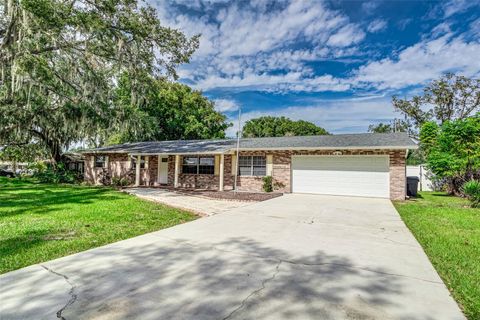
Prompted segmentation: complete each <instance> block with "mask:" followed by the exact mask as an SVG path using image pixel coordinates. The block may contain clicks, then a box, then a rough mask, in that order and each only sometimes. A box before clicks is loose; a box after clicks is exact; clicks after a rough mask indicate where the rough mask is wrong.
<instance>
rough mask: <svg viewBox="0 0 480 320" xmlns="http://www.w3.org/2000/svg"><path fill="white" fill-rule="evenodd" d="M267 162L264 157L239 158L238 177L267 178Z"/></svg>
mask: <svg viewBox="0 0 480 320" xmlns="http://www.w3.org/2000/svg"><path fill="white" fill-rule="evenodd" d="M266 174H267V160H266V158H265V157H264V156H240V157H239V158H238V175H240V176H265V175H266Z"/></svg>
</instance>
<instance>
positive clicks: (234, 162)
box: [232, 154, 237, 176]
mask: <svg viewBox="0 0 480 320" xmlns="http://www.w3.org/2000/svg"><path fill="white" fill-rule="evenodd" d="M236 172H237V156H236V155H234V154H232V176H234V175H235V173H236Z"/></svg>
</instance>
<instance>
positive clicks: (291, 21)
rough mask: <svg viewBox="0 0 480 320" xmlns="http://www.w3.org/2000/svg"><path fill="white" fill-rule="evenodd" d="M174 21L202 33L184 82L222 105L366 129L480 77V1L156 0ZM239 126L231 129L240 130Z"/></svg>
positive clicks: (231, 111) (246, 115)
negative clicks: (432, 85) (399, 106)
mask: <svg viewBox="0 0 480 320" xmlns="http://www.w3.org/2000/svg"><path fill="white" fill-rule="evenodd" d="M151 4H152V5H153V6H155V7H156V8H157V10H158V14H159V17H160V19H161V21H162V23H163V24H164V25H167V26H171V27H174V28H178V29H180V30H182V31H183V32H185V33H186V34H187V35H189V36H191V35H194V34H201V38H200V48H199V49H198V50H197V52H196V53H195V54H194V55H193V57H192V60H191V63H189V64H187V65H182V66H181V67H180V68H179V75H180V81H181V82H183V83H186V84H189V85H191V86H192V87H194V88H196V89H199V90H202V91H203V92H204V94H205V95H206V96H208V97H209V98H211V99H212V100H214V101H215V103H216V108H217V110H219V111H221V112H223V113H225V114H226V115H227V116H228V117H229V119H232V121H233V119H235V118H236V114H237V110H238V108H241V109H242V114H243V117H242V120H244V121H245V120H248V119H251V118H255V117H258V116H263V115H275V116H281V115H282V116H287V117H290V118H292V119H304V120H308V121H312V122H314V123H316V124H317V125H320V126H322V127H324V128H326V129H327V130H328V131H330V132H332V133H353V132H366V130H367V127H368V125H369V124H372V123H378V122H388V121H391V120H392V119H393V118H395V117H400V115H399V114H397V113H395V112H394V110H393V107H392V104H391V97H392V95H398V96H400V97H411V96H412V95H414V94H416V93H419V92H420V91H421V88H422V86H423V85H425V84H426V83H428V82H429V81H430V80H432V79H436V78H438V77H440V76H441V75H442V74H444V73H446V72H456V73H458V74H463V75H466V76H469V77H480V0H445V1H340V0H332V1H308V0H303V1H275V2H271V1H264V0H255V1H249V2H247V1H222V0H218V1H214V0H210V1H207V0H185V1H183V0H177V1H168V0H162V1H151ZM234 130H235V129H233V128H231V129H229V131H228V135H229V136H233V135H234Z"/></svg>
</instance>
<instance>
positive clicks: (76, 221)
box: [0, 177, 195, 273]
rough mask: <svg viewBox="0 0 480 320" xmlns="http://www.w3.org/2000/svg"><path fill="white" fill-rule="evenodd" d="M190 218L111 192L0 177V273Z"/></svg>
mask: <svg viewBox="0 0 480 320" xmlns="http://www.w3.org/2000/svg"><path fill="white" fill-rule="evenodd" d="M193 219H195V216H194V215H193V214H191V213H189V212H186V211H183V210H179V209H174V208H171V207H167V206H164V205H160V204H156V203H153V202H147V201H144V200H140V199H138V198H136V197H135V196H131V195H128V194H125V193H122V192H118V191H116V190H114V189H110V188H105V187H86V186H71V185H51V184H38V183H34V182H33V181H31V180H27V181H21V180H18V179H7V178H3V177H0V273H4V272H7V271H11V270H15V269H18V268H22V267H25V266H28V265H31V264H35V263H39V262H42V261H48V260H51V259H55V258H58V257H62V256H66V255H69V254H72V253H76V252H79V251H83V250H87V249H90V248H94V247H98V246H101V245H104V244H107V243H111V242H115V241H118V240H122V239H127V238H130V237H134V236H137V235H141V234H144V233H147V232H151V231H155V230H159V229H163V228H167V227H170V226H173V225H176V224H179V223H182V222H186V221H190V220H193Z"/></svg>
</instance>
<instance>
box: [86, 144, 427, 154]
mask: <svg viewBox="0 0 480 320" xmlns="http://www.w3.org/2000/svg"><path fill="white" fill-rule="evenodd" d="M405 149H418V146H417V145H414V146H363V147H362V146H352V147H288V148H281V147H266V148H241V147H240V148H239V149H238V150H240V151H264V150H267V151H289V150H405ZM235 151H236V148H231V149H227V150H224V151H202V152H160V153H158V152H129V151H127V150H120V151H118V150H117V151H108V150H92V151H82V152H81V153H95V154H96V153H99V154H103V153H127V154H129V155H142V156H151V155H202V154H234V153H235Z"/></svg>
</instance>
